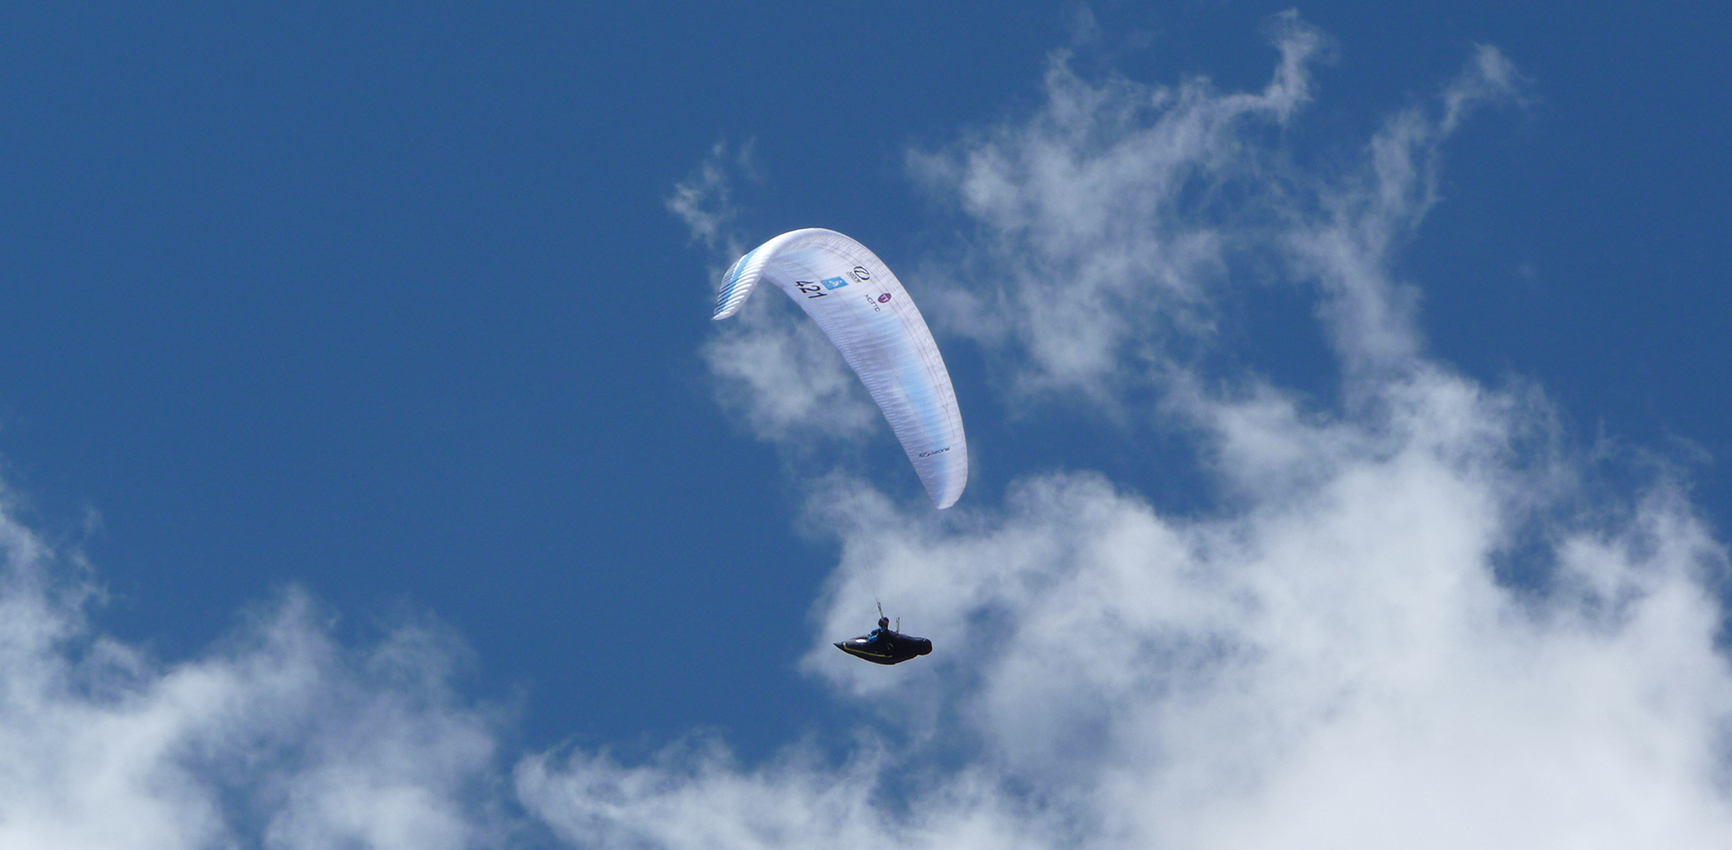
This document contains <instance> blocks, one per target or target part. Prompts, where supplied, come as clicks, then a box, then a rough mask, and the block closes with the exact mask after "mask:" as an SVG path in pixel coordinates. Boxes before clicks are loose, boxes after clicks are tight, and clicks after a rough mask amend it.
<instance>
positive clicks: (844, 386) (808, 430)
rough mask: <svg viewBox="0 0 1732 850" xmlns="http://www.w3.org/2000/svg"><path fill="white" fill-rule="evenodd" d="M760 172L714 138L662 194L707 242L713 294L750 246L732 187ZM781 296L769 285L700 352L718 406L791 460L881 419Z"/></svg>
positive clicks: (743, 153)
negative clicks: (668, 191) (712, 379)
mask: <svg viewBox="0 0 1732 850" xmlns="http://www.w3.org/2000/svg"><path fill="white" fill-rule="evenodd" d="M761 179H762V176H761V174H760V173H759V170H758V168H757V166H756V165H755V164H754V162H753V159H752V146H751V144H750V143H749V142H748V143H747V144H745V145H744V146H742V147H740V148H738V149H735V148H732V147H730V146H729V145H728V144H727V143H725V142H717V143H716V145H715V147H713V148H712V149H711V150H710V152H709V154H708V155H707V156H706V157H705V158H704V161H703V162H702V163H701V164H700V165H699V166H698V168H697V169H696V170H695V171H694V172H693V173H692V175H691V176H690V177H688V178H687V179H686V180H684V181H682V182H681V183H679V184H678V185H676V186H675V187H674V192H673V194H672V195H671V196H669V197H668V199H667V206H668V210H669V211H671V212H673V213H674V214H675V215H676V216H678V217H679V218H680V219H681V220H682V221H684V222H685V223H686V225H687V226H688V227H689V228H690V229H691V234H692V241H694V242H696V243H699V244H702V245H704V246H705V247H707V248H708V249H709V250H710V253H711V275H710V277H711V283H712V284H713V288H712V289H710V290H709V295H710V296H711V297H714V295H715V292H716V291H717V290H719V288H720V286H719V279H720V277H721V275H722V273H723V271H725V270H726V269H727V268H728V267H729V266H730V265H732V264H733V261H734V260H735V259H737V258H738V257H739V256H740V255H741V254H743V253H745V252H746V250H747V249H748V248H749V247H751V245H752V244H755V242H752V241H750V240H749V239H748V237H747V236H746V235H745V234H744V233H743V232H742V231H740V230H739V229H738V228H737V226H736V220H737V219H738V217H739V207H738V206H737V205H736V200H735V197H736V194H737V191H738V190H737V188H736V187H737V186H738V184H740V183H741V182H742V181H743V182H747V183H752V182H757V181H759V180H761ZM774 235H776V234H774V233H765V234H759V235H758V237H757V239H758V240H759V241H761V240H763V239H768V238H769V237H771V236H774ZM786 301H787V299H785V298H783V297H782V296H781V295H779V294H777V293H774V292H766V293H764V294H761V295H759V296H758V297H757V298H756V299H754V301H753V303H752V304H751V305H750V306H749V307H748V308H747V309H745V310H742V311H741V312H740V314H739V315H737V316H735V317H734V318H732V319H729V320H727V321H725V322H722V323H719V324H718V326H717V330H716V334H715V336H713V337H712V338H711V339H710V341H709V342H708V343H706V344H705V345H704V349H703V356H704V362H705V363H706V364H708V366H709V369H710V374H711V375H712V376H714V377H715V378H716V383H715V386H716V398H717V401H718V402H720V404H721V405H722V408H723V409H724V410H726V411H728V412H729V413H730V414H732V415H733V417H734V418H735V420H736V422H738V423H739V424H740V426H741V427H742V428H743V429H744V430H746V431H747V432H748V433H750V434H752V435H753V436H755V437H757V438H758V439H761V440H765V441H767V442H771V443H775V444H777V445H779V446H781V447H782V448H784V449H786V450H789V451H790V453H791V454H790V458H791V459H798V458H801V457H803V455H804V453H805V452H807V451H809V450H810V449H811V448H813V447H814V446H819V445H824V446H830V445H834V444H835V442H836V441H847V440H849V439H851V438H854V437H857V436H858V435H860V434H861V433H864V432H867V431H869V430H870V429H872V428H873V427H875V426H876V425H878V424H879V422H880V421H881V420H880V417H879V414H878V409H877V408H876V407H874V406H873V405H872V402H871V400H870V399H869V398H867V397H866V394H865V391H864V390H863V389H861V387H860V386H859V381H858V380H856V379H855V377H854V375H853V373H852V372H850V371H849V370H848V365H847V364H846V363H845V362H844V361H843V360H842V357H841V355H839V354H837V353H836V350H835V347H834V346H832V345H831V344H830V343H829V341H828V340H826V339H825V338H824V335H823V334H822V333H820V332H819V331H818V330H817V329H816V328H814V327H812V323H811V322H810V321H809V320H807V319H806V317H805V315H804V314H802V313H800V312H799V311H798V310H795V309H792V308H791V307H790V305H789V304H787V303H786Z"/></svg>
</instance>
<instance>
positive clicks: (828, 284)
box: [819, 277, 848, 289]
mask: <svg viewBox="0 0 1732 850" xmlns="http://www.w3.org/2000/svg"><path fill="white" fill-rule="evenodd" d="M819 283H822V284H824V288H825V289H841V288H842V287H844V286H847V285H848V281H846V280H843V279H842V278H839V277H827V278H824V279H823V280H821V281H819Z"/></svg>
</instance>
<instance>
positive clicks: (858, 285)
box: [712, 228, 968, 665]
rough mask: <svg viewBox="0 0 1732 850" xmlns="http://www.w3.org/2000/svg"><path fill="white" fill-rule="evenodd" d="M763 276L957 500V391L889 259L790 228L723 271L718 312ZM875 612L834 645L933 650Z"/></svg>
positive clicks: (914, 653)
mask: <svg viewBox="0 0 1732 850" xmlns="http://www.w3.org/2000/svg"><path fill="white" fill-rule="evenodd" d="M760 281H769V282H770V283H773V284H775V285H776V286H777V287H778V288H780V289H781V290H782V291H783V292H785V293H787V295H788V297H789V298H792V299H794V301H795V302H796V303H798V304H799V305H800V307H801V308H802V309H804V310H805V311H806V315H808V316H810V317H811V318H812V321H814V322H816V323H817V325H818V328H819V330H822V331H823V332H824V336H825V337H827V338H829V340H830V343H831V344H832V345H834V346H836V350H837V351H839V352H841V354H842V359H843V360H846V361H847V363H848V367H849V368H850V369H853V370H854V374H855V375H856V376H858V377H859V378H860V382H861V383H863V384H865V385H866V392H867V393H868V394H870V395H871V396H872V401H873V402H874V403H876V404H877V405H878V409H879V410H880V411H882V412H883V414H884V418H885V419H886V420H887V421H888V422H889V423H890V431H891V432H892V433H894V434H895V435H896V439H897V441H898V442H900V443H901V444H902V450H903V451H904V452H905V453H907V455H908V462H909V463H911V464H913V466H914V472H915V474H916V475H918V476H919V477H920V483H921V485H922V486H924V487H925V488H926V494H927V495H928V496H930V497H931V498H932V504H933V505H935V506H936V507H938V508H939V509H940V510H942V509H944V508H948V507H950V506H951V505H953V504H956V500H957V499H959V498H961V496H962V489H963V488H964V487H965V486H967V484H968V441H967V439H966V437H965V436H964V435H963V432H962V413H961V412H960V411H959V410H957V407H956V390H955V388H954V387H952V386H951V384H950V372H949V370H947V369H946V368H945V367H944V358H943V357H941V356H940V355H939V353H938V345H937V343H935V342H933V340H932V331H931V330H930V329H928V328H927V327H926V320H925V319H924V318H922V317H921V315H920V310H919V309H917V308H916V307H915V306H914V299H912V298H909V297H908V291H907V290H905V289H903V288H902V282H901V281H899V280H897V279H896V275H894V274H892V273H891V271H890V269H889V267H888V266H886V265H884V261H883V260H880V259H878V256H877V255H876V254H873V253H872V252H871V251H869V250H867V249H866V246H864V245H861V244H860V243H859V242H856V241H854V240H853V239H851V238H849V237H847V236H844V235H842V234H840V233H837V232H836V231H834V230H824V229H822V228H807V229H805V230H795V231H791V232H788V233H784V234H782V235H780V236H777V237H776V238H774V239H771V240H770V241H768V242H765V243H764V244H762V245H759V246H758V247H757V248H754V249H752V250H751V251H748V252H746V255H745V256H743V257H741V258H740V259H739V260H737V261H735V263H734V265H733V266H732V267H730V268H729V269H728V271H727V273H726V274H724V275H723V276H722V290H721V293H720V294H719V295H718V296H717V297H716V312H715V315H714V316H713V317H712V318H714V319H716V320H717V321H720V320H722V319H726V318H728V317H730V316H733V315H734V314H736V313H738V312H739V311H740V308H741V307H742V306H744V305H745V303H746V299H747V298H748V297H749V296H750V295H751V294H752V290H753V289H755V288H757V285H758V283H759V282H760ZM878 614H879V618H878V628H876V629H874V630H873V631H872V632H871V633H870V634H867V635H863V636H861V637H857V638H854V639H853V640H846V641H839V642H837V643H836V648H837V649H840V650H842V651H843V652H846V653H848V654H849V655H852V656H854V657H855V658H861V659H865V660H867V661H870V662H872V663H874V664H886V665H889V664H900V663H902V662H904V661H907V660H908V659H910V658H915V657H918V656H921V655H927V654H929V653H931V652H932V641H930V640H927V639H926V638H920V637H913V636H910V635H904V634H900V633H898V632H896V631H895V630H893V629H891V628H890V621H889V620H888V619H887V618H885V617H884V616H883V614H884V609H883V608H882V606H881V607H880V608H879V609H878ZM898 625H900V623H898Z"/></svg>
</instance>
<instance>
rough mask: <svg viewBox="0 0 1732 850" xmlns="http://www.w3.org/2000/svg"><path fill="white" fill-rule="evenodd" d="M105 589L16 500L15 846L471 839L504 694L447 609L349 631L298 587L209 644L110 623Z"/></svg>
mask: <svg viewBox="0 0 1732 850" xmlns="http://www.w3.org/2000/svg"><path fill="white" fill-rule="evenodd" d="M92 590H93V586H92V585H91V584H89V583H88V579H87V578H86V576H85V574H84V572H83V571H82V570H80V569H79V568H78V567H77V564H76V563H74V562H73V559H69V557H68V556H67V555H65V554H64V553H60V552H57V551H55V550H54V549H53V548H52V547H50V546H48V545H47V544H45V543H44V542H43V541H42V540H41V539H40V538H39V537H38V536H37V535H36V534H35V533H33V532H31V531H30V530H29V529H28V528H25V527H24V526H22V525H21V524H19V523H18V521H17V520H16V519H14V517H13V512H12V510H11V506H10V505H9V504H5V505H0V755H3V757H0V846H6V847H68V848H72V847H91V848H96V847H103V848H124V847H152V848H158V847H160V848H183V847H184V848H193V847H226V846H235V845H237V844H239V845H244V846H264V847H282V848H295V847H309V848H310V847H336V846H362V847H378V848H441V847H451V848H456V847H468V846H475V845H480V844H486V843H490V842H491V841H492V840H494V839H497V838H500V837H501V836H502V833H501V832H500V826H499V824H500V823H501V822H500V821H498V820H496V819H495V818H494V817H493V816H492V815H491V814H490V813H489V804H488V803H487V802H486V801H487V799H488V798H489V795H488V794H487V791H488V789H487V788H486V785H485V778H486V777H487V776H488V775H490V774H493V773H496V771H495V769H494V768H493V762H494V742H493V740H494V739H493V730H494V728H495V727H496V726H497V725H498V723H499V722H500V721H501V720H503V719H504V718H503V717H500V716H499V715H498V713H497V711H494V710H488V709H485V708H483V707H479V706H476V705H474V704H473V703H470V702H468V701H466V700H464V699H463V698H461V697H460V696H459V695H458V694H457V693H456V691H455V689H454V688H453V686H452V684H451V675H452V672H453V668H452V665H453V664H454V663H457V662H459V661H460V660H462V659H464V657H465V656H464V654H463V652H462V651H461V649H460V648H459V646H458V644H457V643H456V642H455V641H454V639H453V638H452V637H451V636H450V635H448V634H446V633H445V632H444V631H443V630H442V629H441V628H439V627H438V626H437V625H434V624H428V623H414V622H405V623H402V624H400V625H398V626H397V627H395V628H393V629H391V630H390V631H389V633H388V634H387V635H386V636H385V637H384V638H383V639H382V640H380V641H379V642H378V643H377V644H376V645H373V646H370V647H364V648H349V647H344V646H341V645H339V644H338V643H337V642H336V641H335V640H334V639H333V638H332V637H331V633H330V623H329V622H328V615H326V614H325V613H324V612H322V611H320V610H319V608H318V606H316V605H315V604H313V603H312V602H310V601H309V600H308V599H307V598H306V596H305V595H304V594H302V593H299V592H296V591H289V592H287V593H285V594H284V595H283V597H282V598H281V599H279V600H278V601H277V602H276V603H274V604H271V605H268V606H263V607H261V608H259V609H258V610H255V611H252V612H250V613H249V614H248V615H247V616H246V618H245V623H244V625H242V626H241V627H240V628H238V629H237V630H236V632H235V633H234V634H232V635H231V636H230V637H229V638H228V639H227V640H225V641H224V642H223V643H222V644H221V645H219V646H217V647H215V648H213V649H212V650H211V651H210V652H208V653H207V654H205V655H204V656H202V657H200V658H196V659H193V660H189V661H186V662H182V663H178V664H171V665H164V664H162V663H160V662H158V661H156V660H155V659H153V658H152V657H150V656H149V655H148V654H147V653H144V652H142V651H140V650H138V649H137V648H134V647H131V646H128V645H125V644H122V643H119V642H117V641H114V640H112V639H110V638H107V637H105V636H103V635H102V634H101V633H100V632H97V631H94V630H93V629H92V628H91V626H90V624H89V622H88V620H87V618H86V612H85V605H86V603H87V602H88V601H89V600H90V598H91V596H92Z"/></svg>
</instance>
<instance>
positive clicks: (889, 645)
mask: <svg viewBox="0 0 1732 850" xmlns="http://www.w3.org/2000/svg"><path fill="white" fill-rule="evenodd" d="M897 625H898V626H900V625H902V624H901V623H897ZM836 648H837V649H840V650H842V651H843V652H846V653H848V654H849V655H852V656H854V657H855V658H861V659H865V660H867V661H870V662H872V663H873V664H885V665H890V664H901V663H902V662H904V661H907V660H908V659H910V658H916V657H918V656H921V655H930V654H932V641H929V640H927V639H926V638H923V637H915V636H913V635H905V634H902V633H901V632H898V631H895V630H893V629H891V628H890V618H889V617H886V616H884V609H883V608H882V607H880V608H879V609H878V628H876V629H873V630H872V631H871V632H869V633H867V634H865V635H861V636H860V637H857V638H854V639H853V640H842V641H837V642H836Z"/></svg>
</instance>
